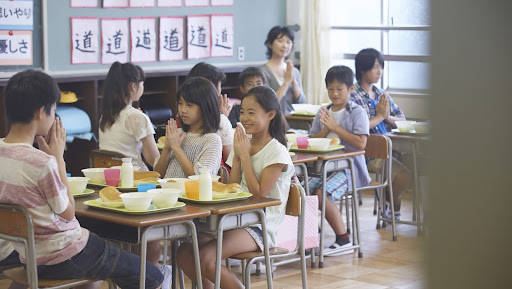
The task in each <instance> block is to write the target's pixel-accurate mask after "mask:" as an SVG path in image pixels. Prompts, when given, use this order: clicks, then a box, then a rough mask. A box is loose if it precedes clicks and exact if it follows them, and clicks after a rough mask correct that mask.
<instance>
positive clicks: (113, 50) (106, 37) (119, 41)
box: [101, 18, 130, 64]
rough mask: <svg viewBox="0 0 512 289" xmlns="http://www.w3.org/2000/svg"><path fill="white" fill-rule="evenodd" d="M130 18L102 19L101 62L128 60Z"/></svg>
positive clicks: (122, 61) (109, 62)
mask: <svg viewBox="0 0 512 289" xmlns="http://www.w3.org/2000/svg"><path fill="white" fill-rule="evenodd" d="M129 33H130V32H129V31H128V18H102V19H101V63H102V64H111V63H113V62H115V61H119V62H121V63H124V62H127V61H128V40H129V37H130V34H129Z"/></svg>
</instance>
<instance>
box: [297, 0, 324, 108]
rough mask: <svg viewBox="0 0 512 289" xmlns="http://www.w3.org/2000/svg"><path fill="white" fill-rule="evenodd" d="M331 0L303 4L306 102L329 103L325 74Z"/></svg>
mask: <svg viewBox="0 0 512 289" xmlns="http://www.w3.org/2000/svg"><path fill="white" fill-rule="evenodd" d="M328 2H329V0H301V2H300V3H301V7H300V8H301V9H300V11H301V17H300V27H301V38H302V41H301V50H300V51H301V55H300V71H301V76H302V85H303V88H304V94H305V95H306V102H307V103H313V104H322V103H324V102H328V101H329V98H328V96H327V89H326V88H325V74H326V72H327V70H328V69H329V67H330V56H331V51H330V39H329V31H330V26H331V22H330V12H329V11H328V6H329V5H328Z"/></svg>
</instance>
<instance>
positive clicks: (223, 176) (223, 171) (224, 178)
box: [218, 166, 229, 184]
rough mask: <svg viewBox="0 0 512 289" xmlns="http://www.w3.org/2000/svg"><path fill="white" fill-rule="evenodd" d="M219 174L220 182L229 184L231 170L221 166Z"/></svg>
mask: <svg viewBox="0 0 512 289" xmlns="http://www.w3.org/2000/svg"><path fill="white" fill-rule="evenodd" d="M218 175H219V176H220V180H219V181H220V182H221V183H223V184H227V183H228V182H229V172H228V169H227V168H226V167H223V166H220V168H219V172H218Z"/></svg>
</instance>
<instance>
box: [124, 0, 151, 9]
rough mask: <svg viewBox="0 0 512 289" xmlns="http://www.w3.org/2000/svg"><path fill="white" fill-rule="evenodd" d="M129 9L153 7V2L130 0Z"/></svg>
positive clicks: (148, 0)
mask: <svg viewBox="0 0 512 289" xmlns="http://www.w3.org/2000/svg"><path fill="white" fill-rule="evenodd" d="M130 7H134V8H147V7H155V0H130Z"/></svg>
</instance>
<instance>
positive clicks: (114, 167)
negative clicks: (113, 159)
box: [110, 166, 140, 172]
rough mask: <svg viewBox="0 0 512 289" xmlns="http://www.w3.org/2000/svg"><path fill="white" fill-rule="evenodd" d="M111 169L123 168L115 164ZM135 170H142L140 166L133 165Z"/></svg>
mask: <svg viewBox="0 0 512 289" xmlns="http://www.w3.org/2000/svg"><path fill="white" fill-rule="evenodd" d="M110 168H111V169H121V166H113V167H110ZM133 170H134V171H136V172H138V171H139V170H140V167H139V166H133Z"/></svg>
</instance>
